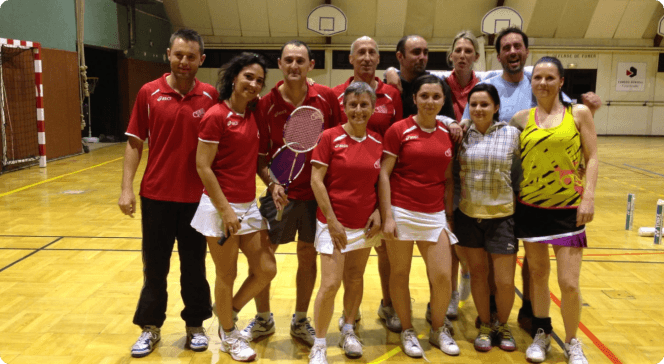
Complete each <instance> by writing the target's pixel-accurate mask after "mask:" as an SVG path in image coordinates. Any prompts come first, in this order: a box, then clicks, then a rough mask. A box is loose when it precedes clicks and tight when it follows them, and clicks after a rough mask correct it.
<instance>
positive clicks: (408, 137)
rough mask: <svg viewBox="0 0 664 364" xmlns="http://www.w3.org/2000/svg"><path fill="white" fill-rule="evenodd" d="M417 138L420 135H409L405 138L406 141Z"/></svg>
mask: <svg viewBox="0 0 664 364" xmlns="http://www.w3.org/2000/svg"><path fill="white" fill-rule="evenodd" d="M417 138H419V136H418V135H409V136H407V137H406V140H404V142H407V141H409V140H413V139H417Z"/></svg>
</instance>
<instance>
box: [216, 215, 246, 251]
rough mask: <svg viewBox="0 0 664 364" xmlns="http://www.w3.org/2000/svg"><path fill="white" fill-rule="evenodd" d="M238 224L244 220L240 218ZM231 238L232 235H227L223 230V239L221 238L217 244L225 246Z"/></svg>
mask: <svg viewBox="0 0 664 364" xmlns="http://www.w3.org/2000/svg"><path fill="white" fill-rule="evenodd" d="M238 222H240V223H242V218H239V219H238ZM230 237H231V235H230V234H228V235H226V234H225V233H224V232H223V230H222V232H221V238H219V240H217V244H219V246H223V245H224V243H225V242H226V240H228V238H230Z"/></svg>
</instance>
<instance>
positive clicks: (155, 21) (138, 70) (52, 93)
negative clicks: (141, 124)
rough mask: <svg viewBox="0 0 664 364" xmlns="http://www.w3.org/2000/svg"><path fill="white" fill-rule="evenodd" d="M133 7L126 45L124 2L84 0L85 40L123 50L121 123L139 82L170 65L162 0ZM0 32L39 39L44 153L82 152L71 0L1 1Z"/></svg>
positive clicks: (168, 28) (53, 155)
mask: <svg viewBox="0 0 664 364" xmlns="http://www.w3.org/2000/svg"><path fill="white" fill-rule="evenodd" d="M136 9H137V11H136V38H135V44H134V45H133V47H131V49H130V48H129V43H130V42H129V25H128V21H129V12H128V11H127V8H126V7H125V6H122V5H117V4H115V3H114V2H113V1H111V0H86V1H85V22H84V25H85V27H84V43H85V45H86V46H94V47H101V48H109V49H115V50H125V51H124V52H123V53H124V56H125V59H124V60H121V61H120V62H121V63H122V64H121V65H119V66H120V67H119V69H120V75H119V76H120V80H124V81H125V82H124V83H122V84H121V89H120V95H123V97H125V99H123V100H121V104H122V105H123V110H122V117H123V120H121V121H119V122H120V123H122V124H123V127H124V128H125V129H126V124H127V121H128V119H129V112H130V111H131V106H132V105H133V99H134V98H135V96H136V93H137V91H138V88H140V85H142V84H143V83H145V82H147V81H148V80H151V79H153V78H155V77H158V76H160V75H161V74H162V73H163V72H167V71H168V66H167V65H166V48H167V47H168V40H169V35H170V33H171V24H170V22H169V21H168V18H167V16H166V12H165V11H164V7H163V4H162V3H156V4H139V5H137V7H136ZM0 37H2V38H11V39H20V40H27V41H33V42H39V43H41V45H42V48H43V54H42V62H43V71H44V76H43V84H44V104H45V105H44V109H45V110H44V113H45V120H46V124H45V128H46V155H47V158H48V159H52V158H57V157H62V156H66V155H72V154H77V153H81V151H82V148H81V128H80V125H81V121H80V113H81V111H80V101H79V95H78V88H79V81H78V80H79V78H78V56H77V53H76V7H75V1H74V0H7V1H5V2H3V3H2V5H1V6H0ZM154 75H156V76H155V77H153V76H154ZM122 86H124V88H122ZM128 100H131V101H128Z"/></svg>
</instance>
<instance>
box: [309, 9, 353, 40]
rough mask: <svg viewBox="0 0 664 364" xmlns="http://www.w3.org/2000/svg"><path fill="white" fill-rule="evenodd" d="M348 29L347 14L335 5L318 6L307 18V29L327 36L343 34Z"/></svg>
mask: <svg viewBox="0 0 664 364" xmlns="http://www.w3.org/2000/svg"><path fill="white" fill-rule="evenodd" d="M347 27H348V19H347V18H346V14H344V12H343V11H341V9H339V8H337V7H336V6H333V5H327V4H325V5H321V6H318V7H316V8H315V9H314V10H312V11H311V13H309V17H308V18H307V29H309V30H311V31H313V32H316V33H318V34H322V35H326V36H330V35H334V34H339V33H343V32H345V31H346V28H347Z"/></svg>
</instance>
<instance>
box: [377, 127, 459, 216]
mask: <svg viewBox="0 0 664 364" xmlns="http://www.w3.org/2000/svg"><path fill="white" fill-rule="evenodd" d="M452 150H453V145H452V140H451V139H450V133H449V132H448V131H447V128H445V126H444V125H443V123H441V122H440V121H436V127H435V128H433V129H432V130H429V131H427V130H422V129H421V128H420V126H419V125H418V124H417V123H416V122H415V120H414V119H413V116H412V115H411V116H409V117H408V118H406V119H403V120H401V121H397V122H396V123H395V124H394V125H392V126H391V127H390V128H389V129H388V130H387V133H385V138H384V139H383V151H384V152H385V153H387V154H389V155H392V156H395V157H397V161H396V164H395V165H394V169H393V170H392V174H391V175H390V189H391V192H392V195H391V198H392V206H397V207H401V208H403V209H406V210H410V211H415V212H428V213H431V212H440V211H443V210H445V180H446V178H445V171H446V170H447V166H448V165H449V164H450V162H451V161H452Z"/></svg>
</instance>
